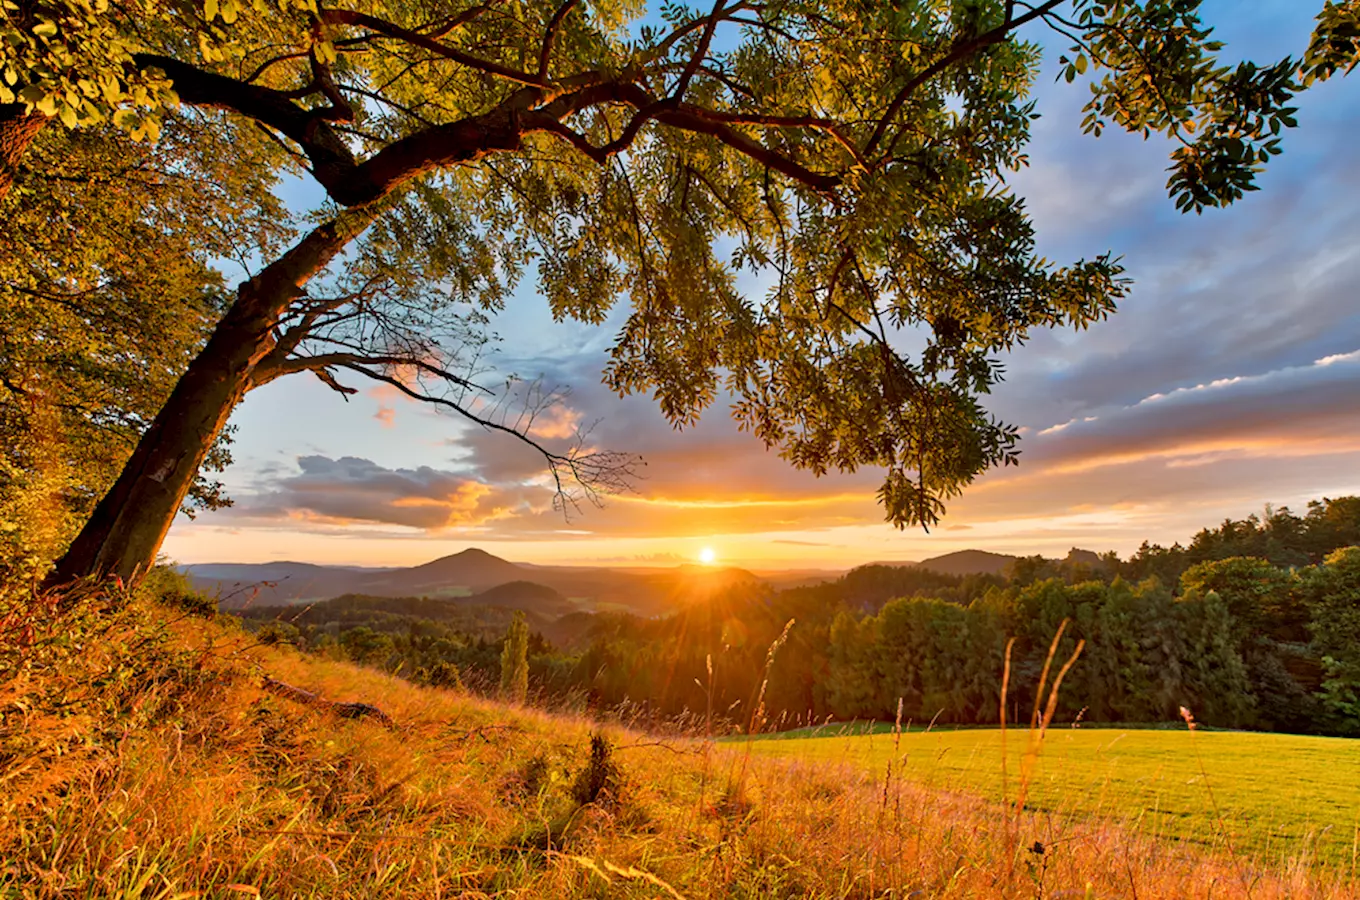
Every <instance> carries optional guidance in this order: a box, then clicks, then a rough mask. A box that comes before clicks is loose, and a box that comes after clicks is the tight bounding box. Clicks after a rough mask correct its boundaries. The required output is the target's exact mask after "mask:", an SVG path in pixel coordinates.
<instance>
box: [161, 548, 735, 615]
mask: <svg viewBox="0 0 1360 900" xmlns="http://www.w3.org/2000/svg"><path fill="white" fill-rule="evenodd" d="M181 571H183V572H184V573H185V574H186V575H188V576H189V578H190V579H191V580H192V581H193V583H194V586H195V587H196V588H198V589H199V590H202V591H205V592H207V593H209V594H215V595H217V596H218V597H219V598H221V599H220V601H219V602H220V604H221V606H222V607H223V608H224V609H242V608H245V607H248V606H280V605H288V604H290V603H292V604H296V603H304V602H306V603H310V602H315V601H317V600H324V599H327V598H330V597H337V596H340V595H341V594H362V595H365V596H369V597H435V598H440V599H443V600H454V601H457V602H460V603H471V604H479V605H486V606H500V607H505V608H511V609H532V610H535V611H538V612H542V613H545V614H556V615H565V614H567V613H570V612H574V611H577V610H586V611H610V610H612V611H617V612H631V613H635V614H637V615H641V616H658V615H664V614H666V613H669V612H672V611H674V610H675V609H677V608H679V607H681V606H684V605H686V604H688V603H692V602H695V601H698V600H703V599H705V598H707V597H709V596H711V595H712V594H713V593H714V592H716V591H721V590H726V589H727V588H729V587H731V586H732V585H735V584H739V583H759V582H760V579H758V578H757V577H756V576H755V575H753V574H751V573H750V572H747V571H746V570H744V569H734V568H721V569H719V568H710V567H707V566H677V567H675V568H670V569H635V570H631V571H620V570H616V569H599V568H591V567H588V566H519V565H516V564H515V563H512V562H509V561H508V560H504V559H501V558H500V557H498V556H493V555H492V554H490V553H487V552H486V551H485V550H477V549H468V550H464V551H462V552H461V553H455V554H452V555H450V556H444V557H441V558H439V559H436V560H433V561H432V562H428V563H425V564H423V565H419V566H412V567H410V568H401V569H354V568H349V567H341V566H316V565H311V564H308V563H293V562H276V563H258V564H251V563H207V564H200V565H190V566H183V567H181Z"/></svg>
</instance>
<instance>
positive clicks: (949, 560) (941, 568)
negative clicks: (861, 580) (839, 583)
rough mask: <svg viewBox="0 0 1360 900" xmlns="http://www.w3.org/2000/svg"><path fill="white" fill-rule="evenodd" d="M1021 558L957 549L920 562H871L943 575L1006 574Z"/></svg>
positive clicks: (984, 551)
mask: <svg viewBox="0 0 1360 900" xmlns="http://www.w3.org/2000/svg"><path fill="white" fill-rule="evenodd" d="M1019 558H1020V557H1018V556H1010V555H1008V554H1005V553H990V552H988V551H986V550H956V551H955V552H953V553H946V554H944V555H943V556H932V557H931V558H930V559H923V560H921V561H920V562H904V561H901V560H885V561H883V562H875V563H870V565H874V566H904V567H905V566H910V567H914V568H918V569H929V570H930V571H932V572H939V573H940V574H941V575H1004V574H1006V567H1007V566H1009V565H1010V564H1011V563H1013V562H1015V560H1017V559H1019Z"/></svg>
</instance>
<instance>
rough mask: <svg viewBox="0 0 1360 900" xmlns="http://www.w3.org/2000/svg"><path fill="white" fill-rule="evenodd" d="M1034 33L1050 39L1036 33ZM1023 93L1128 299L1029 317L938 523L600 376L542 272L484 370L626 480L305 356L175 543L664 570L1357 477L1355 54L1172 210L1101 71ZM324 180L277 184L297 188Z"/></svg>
mask: <svg viewBox="0 0 1360 900" xmlns="http://www.w3.org/2000/svg"><path fill="white" fill-rule="evenodd" d="M1319 5H1320V4H1319V3H1316V2H1312V0H1310V2H1300V0H1271V2H1266V0H1256V2H1253V3H1250V4H1240V3H1230V2H1227V0H1216V2H1210V3H1208V4H1206V19H1208V20H1209V21H1211V22H1214V23H1215V24H1218V25H1219V28H1218V32H1217V33H1218V35H1219V36H1220V37H1221V38H1222V39H1224V40H1226V41H1227V42H1228V50H1227V53H1228V55H1230V56H1231V55H1241V56H1243V57H1250V58H1254V59H1258V60H1269V59H1272V58H1278V57H1280V56H1283V55H1286V54H1289V53H1294V54H1297V53H1298V52H1299V51H1300V49H1301V48H1303V47H1304V46H1306V42H1307V36H1308V33H1309V31H1310V27H1311V17H1310V13H1315V12H1316V10H1317V8H1318V6H1319ZM1028 36H1030V37H1035V38H1037V37H1040V36H1039V35H1037V34H1033V33H1031V34H1030V35H1028ZM1052 48H1053V49H1051V50H1050V51H1049V52H1048V54H1047V57H1048V58H1047V59H1046V63H1045V67H1044V70H1043V73H1042V74H1041V75H1040V78H1039V82H1038V86H1037V91H1036V97H1037V101H1038V111H1039V112H1040V113H1041V114H1042V117H1041V118H1040V119H1039V120H1038V121H1037V122H1036V123H1035V127H1034V130H1033V140H1032V142H1031V144H1030V147H1029V155H1030V159H1031V165H1030V167H1029V168H1027V169H1024V170H1022V171H1021V172H1019V173H1017V174H1016V175H1015V176H1014V178H1013V179H1011V184H1012V186H1013V188H1014V189H1015V190H1016V191H1017V193H1019V194H1020V195H1021V196H1023V197H1025V198H1026V201H1027V203H1028V208H1029V211H1030V214H1031V216H1032V218H1033V220H1034V223H1035V227H1036V231H1037V234H1038V239H1039V249H1040V252H1041V253H1043V254H1044V255H1045V256H1047V257H1049V258H1051V259H1054V260H1058V261H1071V260H1075V259H1078V258H1082V257H1085V258H1091V257H1094V256H1096V255H1098V254H1100V253H1103V252H1106V251H1111V250H1112V251H1114V252H1115V253H1116V254H1122V256H1123V258H1124V263H1125V265H1126V267H1127V270H1128V274H1129V275H1130V276H1131V277H1132V278H1133V279H1134V288H1133V291H1132V293H1131V295H1130V296H1129V297H1128V298H1127V299H1125V300H1124V301H1122V302H1121V304H1120V309H1119V311H1118V312H1117V313H1116V314H1115V315H1114V316H1112V317H1111V318H1110V319H1109V320H1107V321H1105V322H1103V323H1099V324H1097V325H1096V326H1094V327H1092V328H1090V329H1089V330H1087V331H1084V332H1070V331H1045V332H1037V333H1034V334H1033V335H1032V337H1031V339H1030V340H1029V342H1028V343H1027V344H1025V345H1024V346H1023V347H1021V348H1018V349H1017V350H1015V351H1013V352H1011V353H1009V354H1007V355H1006V356H1005V357H1004V362H1005V364H1006V371H1007V376H1006V381H1005V382H1004V383H1003V384H1002V385H1001V386H1000V387H999V388H998V389H997V390H995V391H994V393H993V394H992V395H991V396H990V397H988V398H987V402H986V406H987V408H988V410H989V411H990V412H992V413H994V414H995V415H997V416H998V417H1000V418H1001V419H1002V420H1003V421H1006V422H1009V423H1013V424H1015V425H1017V426H1019V427H1020V429H1021V443H1020V449H1021V464H1020V465H1019V466H1017V467H1009V468H1006V469H1001V470H993V471H991V472H989V473H987V474H985V475H983V476H981V477H980V478H979V479H978V480H977V481H976V482H975V483H974V484H973V485H972V486H971V487H970V488H968V489H967V490H966V491H965V493H964V495H963V496H962V497H960V498H957V499H955V500H954V501H953V503H952V504H951V505H950V506H949V510H948V513H947V514H946V516H945V518H944V520H943V521H942V523H941V524H940V526H938V527H937V528H934V529H932V530H931V532H930V533H928V534H927V533H925V532H924V531H923V530H921V529H919V528H916V529H906V530H898V529H896V528H894V527H892V526H891V525H889V524H887V523H885V522H884V521H883V515H882V511H881V509H880V508H879V507H878V506H877V505H876V502H875V499H874V491H875V489H876V488H877V486H878V484H879V482H880V481H881V474H880V473H878V472H876V471H873V470H865V471H861V472H859V473H855V474H853V475H838V474H832V475H828V476H825V477H822V478H820V479H818V478H814V477H812V476H811V475H810V474H808V473H806V472H800V471H797V470H794V469H793V468H791V467H790V466H789V465H788V464H786V463H785V462H784V461H783V460H782V459H780V458H779V457H778V455H777V454H776V453H775V452H774V451H766V450H765V449H764V447H763V445H762V444H761V443H760V442H759V441H758V440H756V439H755V438H753V437H751V436H750V435H747V434H743V433H740V432H739V431H738V430H737V428H736V425H735V424H734V423H733V422H732V420H731V418H730V416H729V414H728V410H727V409H726V408H725V407H724V405H723V404H722V403H721V402H720V403H718V404H715V405H714V406H713V407H711V408H710V409H709V410H708V412H707V413H706V414H705V416H704V417H703V419H702V420H701V422H700V423H699V424H698V425H697V426H695V427H693V428H689V429H686V430H683V431H677V430H675V429H673V428H672V427H671V426H670V425H669V424H668V423H667V422H666V421H665V419H664V418H663V417H662V415H661V414H660V412H659V411H658V410H657V409H656V407H655V404H654V403H653V402H652V401H651V400H650V399H649V398H647V397H645V396H641V397H637V396H634V397H628V398H619V397H617V396H616V395H615V394H614V393H613V392H612V391H610V390H609V389H608V388H606V387H605V386H603V385H602V384H601V383H600V372H601V369H602V368H603V365H604V362H605V359H606V353H607V350H608V348H609V346H610V343H611V341H612V340H613V336H614V334H615V332H616V330H617V327H618V324H619V323H620V321H621V313H622V312H623V310H622V309H619V310H616V313H618V314H616V315H615V316H613V317H612V318H611V319H610V321H608V322H606V323H605V324H604V325H602V326H598V327H592V326H586V325H582V324H579V323H555V322H553V320H552V317H551V315H550V314H549V311H548V309H547V305H546V303H545V301H543V300H542V298H541V297H539V296H538V295H537V294H536V293H535V291H534V289H533V284H532V279H529V280H528V282H527V283H526V284H524V285H522V287H521V289H520V290H519V291H518V292H517V294H516V296H515V298H514V300H513V301H512V302H511V303H510V304H508V305H507V308H506V310H505V311H504V312H503V313H501V314H499V315H498V316H497V317H496V318H495V320H494V321H493V328H494V329H495V330H496V332H497V333H498V334H499V335H500V336H501V339H502V340H501V342H500V344H499V354H498V357H497V361H496V366H497V370H498V371H501V372H505V373H512V372H513V373H516V374H518V375H520V376H522V377H524V378H529V379H532V378H536V377H541V378H542V381H543V384H545V385H547V386H550V387H556V386H562V387H566V388H568V389H569V391H570V393H569V395H568V396H567V397H566V399H565V401H564V402H562V403H561V404H559V405H558V406H556V407H555V408H553V409H552V410H550V411H549V412H548V413H547V414H545V415H544V416H543V417H541V418H540V419H539V420H537V422H536V423H535V430H534V431H533V434H534V436H535V437H536V438H538V439H540V440H543V441H545V442H547V443H552V442H560V441H562V440H563V439H565V438H566V437H567V436H568V435H570V434H571V433H574V432H575V430H576V429H578V428H589V443H590V445H591V446H596V447H600V448H606V449H610V450H620V451H627V452H631V453H637V454H640V455H641V457H642V458H643V460H644V461H645V466H644V467H642V468H641V469H640V470H639V471H640V476H641V477H640V478H638V479H637V480H636V481H635V482H634V486H633V490H632V492H630V493H626V494H621V495H616V496H611V497H608V498H605V501H604V505H603V506H602V507H598V508H597V507H594V506H592V505H589V504H587V505H584V506H583V507H582V508H581V509H580V510H579V511H576V512H574V513H573V514H571V515H569V516H568V515H564V514H563V513H562V512H560V511H554V510H553V509H552V508H551V506H550V505H549V503H548V502H547V501H548V498H549V497H550V494H551V492H550V491H548V490H547V489H546V487H545V486H544V472H543V465H542V461H541V459H539V458H537V457H536V456H535V454H534V453H533V451H531V450H527V449H526V448H525V447H524V446H522V445H520V444H518V443H517V442H516V441H515V440H514V439H513V438H509V437H506V436H504V435H496V434H491V433H487V432H484V431H482V430H480V429H478V428H475V427H473V426H469V425H468V424H467V423H466V422H463V421H461V420H459V419H457V418H455V417H452V416H449V415H445V414H442V413H440V412H437V411H435V410H433V409H431V408H429V407H428V406H425V405H421V404H418V403H415V402H412V401H408V400H405V399H404V398H402V397H400V396H398V395H397V394H396V392H395V390H393V389H391V388H385V387H367V386H360V387H364V390H362V391H361V393H359V394H358V395H356V396H354V397H351V398H349V399H348V400H346V399H344V398H342V397H341V396H340V395H339V394H336V393H335V392H333V391H331V390H330V389H329V388H327V387H326V386H325V385H323V384H322V383H321V382H320V381H318V380H316V379H315V378H313V377H311V376H308V375H300V376H292V377H289V378H285V379H281V380H280V381H277V382H274V383H273V384H271V385H268V386H266V387H263V388H261V389H258V390H256V391H254V392H252V393H251V394H249V395H248V396H247V398H246V400H245V401H244V403H243V404H242V405H241V406H240V407H239V408H238V409H237V411H236V413H235V415H234V416H233V418H232V422H233V424H234V425H236V426H237V432H236V445H235V447H234V455H235V459H236V462H235V463H234V465H233V466H232V467H231V468H230V469H229V470H228V471H227V472H226V473H225V474H224V475H223V476H221V477H222V480H223V481H224V483H225V484H226V486H227V488H228V491H229V493H230V494H231V496H232V497H233V498H234V500H235V506H234V507H232V508H230V509H227V510H222V511H218V512H213V513H201V514H200V515H199V516H198V517H197V518H196V519H195V520H192V521H191V520H188V519H187V518H185V517H183V516H181V517H180V518H179V519H178V520H177V521H176V523H175V525H174V527H173V528H172V530H171V532H170V535H169V537H168V539H167V541H166V543H165V547H164V552H165V554H166V555H167V556H169V557H170V558H171V559H174V560H176V561H178V562H182V563H197V562H224V561H231V562H262V561H267V560H277V559H292V560H300V561H309V562H318V563H331V564H346V565H410V564H415V563H420V562H425V561H428V560H430V559H433V558H436V557H439V556H443V555H446V554H449V553H456V552H458V551H460V550H463V549H466V548H468V547H474V546H475V547H480V548H483V549H485V550H488V551H490V552H492V553H496V554H497V555H500V556H503V557H505V558H507V559H511V560H515V561H520V562H532V563H552V564H571V565H618V564H628V565H639V564H655V565H674V564H676V563H680V562H692V561H696V560H698V559H699V558H700V555H701V553H702V552H703V551H704V550H705V549H708V550H709V551H711V554H712V555H713V556H715V557H716V558H717V560H719V561H721V562H725V563H731V564H738V565H746V566H750V567H755V568H798V569H841V568H848V567H850V566H853V565H858V564H862V563H864V562H869V561H873V560H920V559H925V558H928V557H931V556H937V555H940V554H943V553H948V552H952V551H955V550H960V549H966V548H975V549H982V550H990V551H993V552H998V553H1014V554H1031V553H1042V554H1045V555H1049V556H1055V555H1056V556H1061V555H1064V554H1065V553H1066V552H1067V551H1068V550H1069V549H1070V548H1072V547H1081V548H1085V549H1091V550H1097V551H1105V550H1115V551H1117V552H1119V553H1120V554H1121V555H1123V556H1127V555H1128V554H1129V553H1131V552H1132V551H1134V550H1135V549H1136V548H1137V547H1138V546H1139V545H1140V544H1141V543H1142V542H1143V541H1144V540H1148V541H1152V542H1155V543H1163V544H1170V543H1171V542H1173V541H1181V542H1185V541H1188V540H1189V539H1190V538H1191V537H1192V536H1193V535H1194V533H1195V532H1196V531H1198V530H1199V529H1201V528H1203V527H1211V526H1213V525H1215V524H1217V523H1218V522H1220V521H1222V520H1223V519H1224V518H1227V517H1232V518H1241V517H1244V516H1246V515H1248V514H1251V513H1259V512H1260V511H1261V510H1262V509H1263V508H1264V507H1265V506H1266V504H1273V505H1274V506H1275V507H1280V506H1289V507H1291V508H1293V509H1295V510H1296V511H1300V512H1301V511H1302V510H1303V509H1304V507H1305V505H1306V503H1307V501H1308V500H1310V499H1316V498H1321V497H1324V496H1328V497H1335V496H1342V495H1346V494H1360V302H1358V301H1360V288H1358V287H1357V285H1360V167H1357V166H1356V165H1355V151H1354V139H1355V137H1356V136H1357V123H1360V75H1356V76H1352V77H1351V78H1350V79H1349V80H1346V79H1337V80H1334V81H1332V82H1329V83H1327V84H1324V85H1321V86H1318V87H1315V88H1314V89H1313V90H1311V91H1310V92H1308V93H1306V94H1304V95H1303V96H1302V97H1301V98H1300V102H1299V104H1298V105H1299V108H1300V111H1299V114H1298V119H1299V123H1300V127H1299V128H1298V129H1296V130H1294V131H1292V132H1290V133H1289V134H1288V135H1287V136H1286V144H1285V153H1284V155H1283V156H1282V157H1280V158H1278V159H1277V160H1275V161H1273V162H1272V163H1271V166H1270V168H1269V170H1268V171H1267V172H1266V173H1265V174H1264V176H1263V177H1262V178H1261V179H1260V182H1259V183H1260V186H1261V190H1260V191H1259V192H1257V193H1253V194H1249V195H1248V196H1247V197H1246V198H1244V199H1243V200H1242V201H1239V202H1238V203H1237V204H1236V205H1234V206H1233V207H1231V208H1229V209H1227V210H1216V211H1211V212H1207V213H1205V214H1204V215H1202V216H1195V215H1188V216H1187V215H1181V214H1178V213H1177V212H1176V211H1175V209H1174V208H1173V205H1172V203H1171V201H1170V200H1169V199H1168V198H1167V196H1166V192H1165V187H1164V184H1165V179H1166V173H1165V171H1164V170H1165V167H1166V162H1167V154H1168V152H1169V147H1168V145H1167V144H1166V143H1164V142H1162V141H1160V140H1153V141H1146V142H1145V141H1143V140H1142V139H1140V138H1138V137H1136V136H1130V135H1127V134H1124V133H1122V132H1113V131H1107V132H1106V133H1105V134H1104V135H1103V136H1102V137H1101V138H1099V139H1095V138H1092V137H1089V136H1086V135H1083V134H1082V133H1081V128H1080V121H1081V106H1082V103H1083V102H1084V98H1085V94H1086V91H1085V88H1084V87H1083V86H1082V85H1080V84H1077V85H1067V84H1063V83H1055V80H1054V74H1055V71H1056V63H1055V62H1054V61H1053V58H1054V57H1056V55H1057V54H1056V52H1054V51H1055V50H1057V49H1060V47H1059V46H1058V44H1057V43H1053V44H1052ZM306 197H307V192H306V191H305V190H299V191H297V194H296V196H295V197H290V198H289V199H290V200H291V201H293V202H295V203H301V202H305V200H306Z"/></svg>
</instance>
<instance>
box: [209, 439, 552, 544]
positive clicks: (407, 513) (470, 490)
mask: <svg viewBox="0 0 1360 900" xmlns="http://www.w3.org/2000/svg"><path fill="white" fill-rule="evenodd" d="M551 499H552V498H551V493H550V492H548V491H545V490H544V489H543V488H541V487H537V486H533V485H516V484H508V485H496V484H489V483H487V482H484V481H480V480H477V479H475V478H470V477H468V476H467V475H466V474H463V473H459V472H450V471H441V470H438V469H434V468H431V467H428V466H421V467H419V468H415V469H388V468H384V467H383V466H380V465H378V464H377V463H375V462H373V461H372V460H368V459H361V458H358V457H352V456H348V457H341V458H339V459H331V458H330V457H327V456H321V455H312V456H302V457H299V458H298V460H297V470H296V471H295V472H293V473H290V474H286V475H278V476H275V477H273V478H272V479H268V480H266V481H264V482H262V483H260V484H258V485H257V486H256V488H255V490H254V491H253V492H251V493H249V494H247V495H245V496H243V497H238V498H237V504H236V506H234V507H232V508H231V509H230V510H229V511H228V515H230V516H231V517H232V518H238V519H243V520H249V521H253V522H256V523H268V522H279V521H288V522H291V523H294V524H296V525H297V526H298V527H301V528H307V527H315V526H320V527H330V526H337V525H340V526H343V525H351V524H355V523H377V524H381V525H395V526H400V527H404V528H415V529H422V530H427V531H440V530H446V529H452V528H468V527H479V526H482V527H484V526H486V525H487V524H488V523H490V522H495V521H497V520H501V519H505V518H510V517H514V516H519V515H523V514H525V513H532V512H535V511H536V510H538V509H540V508H543V507H547V506H550V505H551Z"/></svg>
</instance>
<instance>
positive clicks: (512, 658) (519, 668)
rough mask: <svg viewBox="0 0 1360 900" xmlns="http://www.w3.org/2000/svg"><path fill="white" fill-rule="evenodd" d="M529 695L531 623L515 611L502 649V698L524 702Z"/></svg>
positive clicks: (514, 701)
mask: <svg viewBox="0 0 1360 900" xmlns="http://www.w3.org/2000/svg"><path fill="white" fill-rule="evenodd" d="M528 696H529V623H528V622H526V621H525V620H524V613H522V612H518V613H515V618H514V619H512V620H511V621H510V628H509V630H507V631H506V632H505V646H504V648H502V650H501V698H502V699H503V700H506V701H508V702H510V703H523V702H524V701H525V700H526V699H527V698H528Z"/></svg>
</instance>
